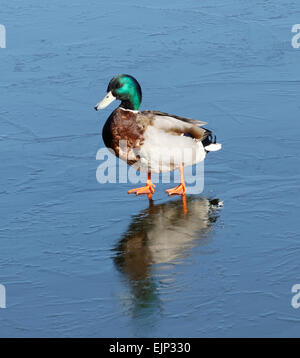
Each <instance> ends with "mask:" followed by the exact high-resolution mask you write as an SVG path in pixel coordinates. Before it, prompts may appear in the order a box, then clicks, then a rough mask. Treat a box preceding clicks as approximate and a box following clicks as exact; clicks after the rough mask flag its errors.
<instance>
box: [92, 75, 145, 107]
mask: <svg viewBox="0 0 300 358" xmlns="http://www.w3.org/2000/svg"><path fill="white" fill-rule="evenodd" d="M115 99H118V100H120V101H121V104H120V107H122V108H126V109H132V110H138V109H139V108H140V105H141V102H142V90H141V86H140V85H139V83H138V81H137V80H136V79H135V78H134V77H132V76H130V75H124V74H122V75H117V76H115V77H114V78H113V79H112V80H111V81H110V82H109V85H108V87H107V94H106V96H105V97H104V98H103V100H102V101H100V102H99V103H97V104H96V106H95V110H96V111H98V110H99V109H103V108H105V107H107V106H108V105H109V104H110V103H111V102H112V101H114V100H115Z"/></svg>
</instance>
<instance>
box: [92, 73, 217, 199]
mask: <svg viewBox="0 0 300 358" xmlns="http://www.w3.org/2000/svg"><path fill="white" fill-rule="evenodd" d="M114 100H120V101H121V103H120V105H119V107H117V108H116V109H115V110H114V111H113V112H112V113H111V115H110V116H109V118H108V119H107V121H106V123H105V125H104V127H103V131H102V137H103V140H104V144H105V145H106V146H107V147H108V148H111V149H113V151H114V153H115V155H116V156H117V157H119V158H120V159H123V160H125V161H126V162H127V163H128V164H129V165H131V166H134V167H135V168H136V169H137V170H140V171H143V172H147V173H148V179H147V182H146V185H145V186H144V187H141V188H136V189H131V190H129V191H128V193H129V194H136V195H141V194H151V195H152V194H153V193H154V191H155V185H154V184H153V183H152V181H151V173H161V172H166V171H171V170H174V169H179V170H180V173H181V181H180V184H179V185H178V186H176V187H175V188H172V189H168V190H166V192H167V193H168V194H169V195H185V194H186V186H185V180H184V166H186V165H193V164H196V163H199V162H201V161H202V160H204V158H205V156H206V153H207V152H210V151H217V150H219V149H221V144H218V143H216V138H215V136H213V135H212V132H211V131H210V130H208V129H205V128H203V127H202V126H203V125H205V124H206V123H205V122H200V121H197V120H194V119H190V118H184V117H180V116H176V115H171V114H168V113H164V112H160V111H139V108H140V105H141V102H142V90H141V86H140V85H139V83H138V81H137V80H136V79H135V78H134V77H132V76H130V75H126V74H120V75H117V76H115V77H114V78H113V79H112V80H111V81H110V82H109V85H108V88H107V94H106V96H105V97H104V98H103V100H102V101H100V102H99V103H97V105H96V106H95V107H94V108H95V109H96V110H97V111H98V110H99V109H104V108H106V107H107V106H108V105H109V104H110V103H112V102H113V101H114Z"/></svg>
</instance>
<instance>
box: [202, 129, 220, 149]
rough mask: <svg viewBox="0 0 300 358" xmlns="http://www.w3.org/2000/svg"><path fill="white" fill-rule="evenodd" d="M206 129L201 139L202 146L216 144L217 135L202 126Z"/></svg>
mask: <svg viewBox="0 0 300 358" xmlns="http://www.w3.org/2000/svg"><path fill="white" fill-rule="evenodd" d="M203 129H205V131H206V133H205V134H206V137H205V138H204V139H203V140H202V144H203V147H206V146H207V145H210V144H216V143H217V137H216V136H215V135H213V134H212V131H210V130H209V129H206V128H203Z"/></svg>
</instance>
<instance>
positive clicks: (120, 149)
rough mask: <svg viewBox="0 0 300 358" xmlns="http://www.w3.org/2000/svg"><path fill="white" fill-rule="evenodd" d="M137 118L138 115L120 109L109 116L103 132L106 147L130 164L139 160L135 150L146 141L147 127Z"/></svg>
mask: <svg viewBox="0 0 300 358" xmlns="http://www.w3.org/2000/svg"><path fill="white" fill-rule="evenodd" d="M137 117H138V115H137V113H135V112H132V111H129V110H124V109H122V108H120V107H119V108H117V109H116V110H114V111H113V112H112V114H111V115H110V116H109V118H108V119H107V121H106V123H105V125H104V127H103V132H102V137H103V140H104V143H105V145H106V146H107V147H108V148H111V149H113V150H114V152H115V154H116V156H117V157H120V158H121V159H123V160H125V161H127V163H128V164H134V163H135V162H137V161H138V160H139V157H138V155H137V154H136V153H135V152H134V150H133V149H134V148H139V147H140V146H141V145H142V143H143V141H144V137H143V135H144V132H145V126H144V125H143V124H142V123H141V122H140V121H139V120H138V118H137Z"/></svg>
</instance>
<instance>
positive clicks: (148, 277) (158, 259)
mask: <svg viewBox="0 0 300 358" xmlns="http://www.w3.org/2000/svg"><path fill="white" fill-rule="evenodd" d="M218 205H219V200H218V199H215V200H208V199H206V198H186V197H184V198H183V199H179V200H177V201H169V202H167V203H164V204H159V205H154V204H153V202H152V200H149V208H147V209H146V210H143V211H142V212H141V213H139V214H138V215H136V216H134V217H133V219H132V222H131V224H130V225H129V227H128V229H127V231H126V232H125V233H124V235H123V236H122V238H121V240H120V242H119V243H118V245H117V247H116V248H115V251H116V254H115V257H114V262H115V265H116V266H117V268H118V270H119V271H120V272H122V273H123V274H124V275H125V277H126V278H127V279H128V282H129V287H130V290H131V297H132V301H133V302H131V308H132V309H133V311H134V312H135V313H137V312H139V313H141V312H140V311H141V310H140V309H141V308H144V309H145V308H148V309H150V308H151V307H152V309H154V307H156V309H157V308H159V306H160V305H159V304H158V303H159V297H158V285H159V284H160V283H161V282H163V281H164V280H166V281H168V277H166V270H164V269H165V268H166V267H165V266H166V265H168V264H176V263H180V262H182V260H183V259H185V258H186V257H187V256H188V254H189V252H191V249H192V248H193V247H195V246H198V245H201V244H205V243H206V242H207V240H208V239H209V237H210V235H209V232H210V231H211V229H212V226H213V224H214V223H215V222H216V220H217V218H218V210H217V208H218ZM158 278H159V282H158ZM132 313H133V312H132Z"/></svg>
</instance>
